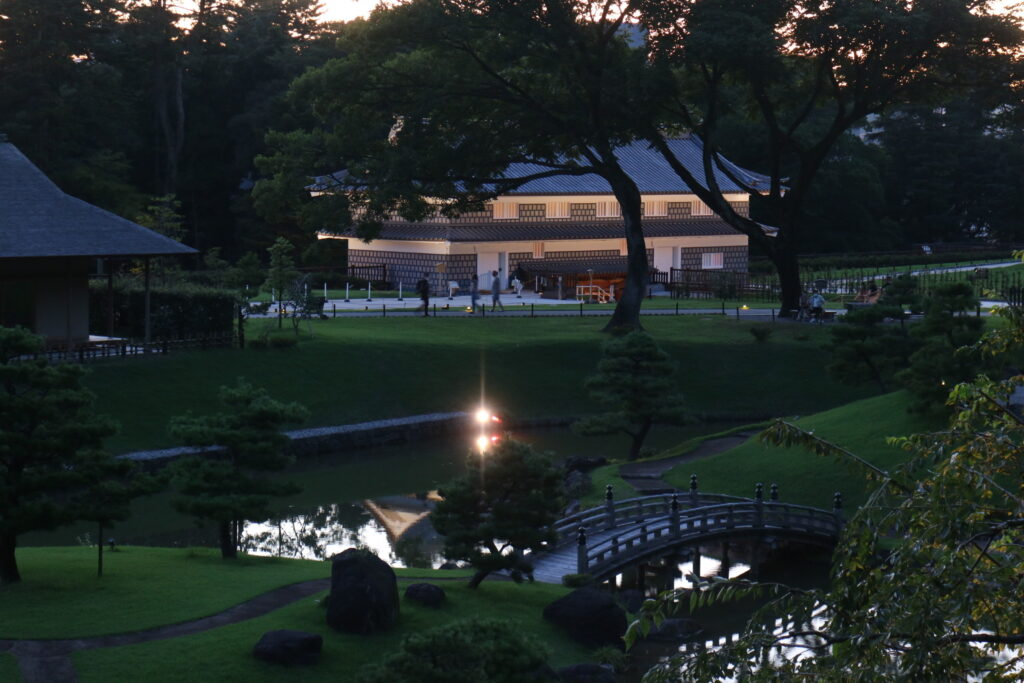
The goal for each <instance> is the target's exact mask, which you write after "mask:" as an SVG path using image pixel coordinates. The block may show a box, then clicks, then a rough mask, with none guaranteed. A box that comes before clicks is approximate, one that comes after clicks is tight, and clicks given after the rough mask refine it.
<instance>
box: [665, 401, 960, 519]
mask: <svg viewBox="0 0 1024 683" xmlns="http://www.w3.org/2000/svg"><path fill="white" fill-rule="evenodd" d="M908 405H909V397H908V395H907V394H906V393H905V392H902V391H901V392H895V393H892V394H886V395H884V396H879V397H876V398H871V399H867V400H862V401H857V402H854V403H851V404H849V405H845V406H842V407H840V408H836V409H833V410H828V411H825V412H822V413H818V414H817V415H811V416H809V417H806V418H800V419H798V420H796V423H797V424H798V425H799V426H800V427H802V428H804V429H806V430H810V431H813V432H814V433H815V434H816V435H817V436H820V437H822V438H824V439H827V440H828V441H831V442H833V443H835V444H837V445H839V446H842V447H843V448H845V449H847V450H849V451H852V452H853V453H856V454H857V455H859V456H860V457H862V458H864V459H865V460H867V461H869V462H871V463H872V464H874V465H876V466H878V467H881V468H883V469H891V468H892V467H894V466H896V465H898V464H899V463H901V462H904V461H905V460H906V454H905V453H904V452H903V451H901V450H899V449H897V448H894V447H893V446H890V445H889V444H887V443H886V439H887V438H888V437H890V436H908V435H910V434H913V433H917V432H924V431H930V430H935V429H939V428H941V425H940V424H938V423H937V422H936V421H934V420H928V419H924V418H922V417H921V416H919V415H915V414H912V413H908V412H907V410H906V408H907V406H908ZM694 473H695V474H696V475H697V477H698V479H699V482H700V487H701V489H703V490H706V491H714V492H716V493H730V494H733V495H740V496H752V495H753V493H754V485H755V484H756V483H757V482H762V483H764V485H765V495H766V496H767V492H768V487H769V486H770V484H772V483H773V482H774V483H777V484H778V485H779V498H780V500H782V501H785V502H794V503H801V504H805V505H815V506H818V507H825V508H829V507H831V505H832V495H833V493H834V492H836V491H839V492H840V493H842V494H843V500H844V504H845V505H844V507H845V508H846V509H848V510H853V509H855V508H856V507H858V506H860V505H861V504H863V502H864V501H865V499H866V496H867V491H868V489H867V487H866V486H865V484H864V478H863V477H862V476H861V474H860V470H859V469H857V468H855V467H853V466H850V465H847V464H845V462H840V461H838V460H836V459H833V458H820V457H818V456H815V455H812V454H810V453H808V452H807V451H805V450H803V449H800V448H771V447H768V446H765V445H763V444H762V443H761V442H760V441H759V440H758V438H757V437H756V436H755V437H752V438H751V439H750V440H749V441H747V442H746V443H745V444H743V445H742V446H740V447H738V448H734V449H732V450H730V451H726V452H724V453H719V454H717V455H712V456H709V457H707V458H704V459H701V460H698V461H694V462H687V463H683V464H681V465H678V466H676V467H675V468H673V469H672V470H671V471H670V472H669V473H668V474H667V475H666V477H665V479H666V480H667V481H669V482H670V483H671V484H673V485H674V486H676V487H678V488H681V489H684V490H685V489H688V488H689V482H690V475H691V474H694Z"/></svg>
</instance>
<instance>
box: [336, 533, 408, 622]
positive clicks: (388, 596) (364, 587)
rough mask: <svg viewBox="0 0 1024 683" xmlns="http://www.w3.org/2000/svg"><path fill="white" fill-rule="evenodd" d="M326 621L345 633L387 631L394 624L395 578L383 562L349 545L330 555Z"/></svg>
mask: <svg viewBox="0 0 1024 683" xmlns="http://www.w3.org/2000/svg"><path fill="white" fill-rule="evenodd" d="M327 623H328V625H330V627H331V628H333V629H335V630H338V631H343V632H345V633H362V634H366V633H373V632H375V631H387V630H388V629H390V628H392V627H393V626H394V625H395V624H396V623H398V579H397V578H396V577H395V571H394V570H393V569H392V568H391V567H389V566H388V565H387V563H386V562H384V561H383V560H381V559H380V558H379V557H377V556H376V555H374V554H373V553H371V552H369V551H367V550H357V549H355V548H350V549H348V550H346V551H345V552H343V553H340V554H338V555H335V556H334V557H333V558H331V594H330V595H329V596H328V598H327Z"/></svg>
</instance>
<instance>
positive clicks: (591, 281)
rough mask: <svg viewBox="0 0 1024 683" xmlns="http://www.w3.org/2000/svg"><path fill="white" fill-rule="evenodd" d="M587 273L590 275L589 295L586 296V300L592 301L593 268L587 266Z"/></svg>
mask: <svg viewBox="0 0 1024 683" xmlns="http://www.w3.org/2000/svg"><path fill="white" fill-rule="evenodd" d="M587 275H589V276H590V296H588V297H587V301H588V302H590V303H594V269H593V268H587Z"/></svg>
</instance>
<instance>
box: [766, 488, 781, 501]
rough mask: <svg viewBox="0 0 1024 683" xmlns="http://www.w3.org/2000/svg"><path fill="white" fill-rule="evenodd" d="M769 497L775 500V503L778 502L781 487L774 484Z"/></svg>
mask: <svg viewBox="0 0 1024 683" xmlns="http://www.w3.org/2000/svg"><path fill="white" fill-rule="evenodd" d="M768 497H769V498H770V499H771V500H773V501H777V500H778V499H779V485H778V484H772V486H771V489H770V493H769V494H768Z"/></svg>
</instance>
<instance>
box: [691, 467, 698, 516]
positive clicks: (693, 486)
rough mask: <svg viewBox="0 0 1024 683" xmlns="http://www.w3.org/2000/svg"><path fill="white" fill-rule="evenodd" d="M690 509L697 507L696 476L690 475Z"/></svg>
mask: <svg viewBox="0 0 1024 683" xmlns="http://www.w3.org/2000/svg"><path fill="white" fill-rule="evenodd" d="M690 507H692V508H695V507H697V475H696V474H691V475H690Z"/></svg>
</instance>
